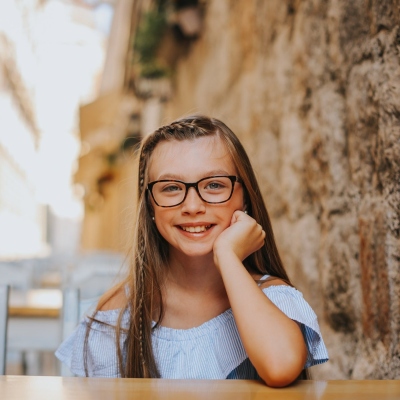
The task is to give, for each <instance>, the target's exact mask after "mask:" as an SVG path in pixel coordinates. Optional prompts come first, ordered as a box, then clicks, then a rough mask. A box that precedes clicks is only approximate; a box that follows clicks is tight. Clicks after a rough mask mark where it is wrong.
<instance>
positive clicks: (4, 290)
mask: <svg viewBox="0 0 400 400" xmlns="http://www.w3.org/2000/svg"><path fill="white" fill-rule="evenodd" d="M8 297H9V286H8V285H1V286H0V375H4V374H5V373H6V352H7V321H8Z"/></svg>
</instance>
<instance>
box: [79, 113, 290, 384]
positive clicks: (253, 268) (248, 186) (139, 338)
mask: <svg viewBox="0 0 400 400" xmlns="http://www.w3.org/2000/svg"><path fill="white" fill-rule="evenodd" d="M213 135H214V136H218V137H220V138H221V139H222V140H223V141H224V143H225V145H226V147H227V149H228V151H229V153H230V155H231V157H232V160H233V163H234V165H235V167H236V169H237V172H238V175H239V176H240V178H241V180H242V182H243V187H244V192H245V204H246V207H247V212H248V214H249V215H250V216H252V217H253V218H254V219H255V220H256V221H257V222H258V223H259V224H260V225H261V226H262V227H263V229H264V230H265V232H266V238H265V245H264V246H263V247H262V248H261V249H259V250H258V251H256V252H255V253H253V254H251V255H250V256H249V257H247V258H246V259H245V260H244V262H243V264H244V265H245V267H246V269H247V270H248V271H249V272H252V273H258V274H269V275H271V276H274V277H278V278H281V279H283V280H285V281H286V282H288V283H289V284H290V281H289V278H288V276H287V274H286V271H285V269H284V267H283V264H282V261H281V259H280V256H279V253H278V250H277V247H276V244H275V240H274V235H273V232H272V227H271V222H270V219H269V216H268V212H267V209H266V207H265V204H264V200H263V198H262V195H261V191H260V188H259V186H258V183H257V180H256V177H255V174H254V171H253V168H252V166H251V163H250V160H249V158H248V156H247V154H246V151H245V150H244V148H243V146H242V144H241V143H240V141H239V139H238V138H237V137H236V135H235V134H234V133H233V132H232V131H231V130H230V129H229V128H228V127H227V126H226V125H225V124H224V123H223V122H221V121H220V120H218V119H215V118H209V117H206V116H202V115H195V116H189V117H185V118H182V119H179V120H177V121H174V122H172V123H171V124H169V125H166V126H162V127H161V128H159V129H157V130H156V131H155V132H154V133H152V134H151V135H149V136H148V137H146V138H145V139H144V140H143V142H142V144H141V147H140V149H139V154H138V162H139V166H138V198H137V201H138V203H137V212H136V215H135V217H136V218H135V224H134V238H133V241H132V245H131V247H130V250H129V254H128V257H129V274H128V276H127V278H126V279H125V280H124V281H123V282H121V283H120V284H119V285H118V286H117V287H116V288H114V290H112V291H111V292H109V294H108V295H106V296H105V297H104V298H103V299H102V300H101V301H100V303H99V305H98V307H97V310H99V309H100V308H101V307H102V306H103V305H104V304H105V303H106V302H107V301H108V300H109V299H110V298H111V297H112V296H113V295H115V293H116V292H117V291H118V290H121V289H122V290H125V288H128V289H129V290H127V299H126V304H125V306H124V307H122V308H121V311H120V315H119V319H118V323H117V326H116V327H115V329H116V346H117V357H118V364H119V372H120V375H121V376H122V377H133V378H145V377H159V372H158V368H157V364H156V361H155V358H154V354H153V350H152V343H151V333H152V330H153V329H156V328H157V326H158V325H159V324H160V323H161V321H162V318H163V314H164V309H163V298H162V291H161V286H162V283H163V279H164V271H165V266H166V265H167V263H168V256H169V245H168V243H167V242H166V241H165V239H164V238H163V237H162V236H161V235H160V234H159V232H158V231H157V228H156V227H155V224H154V222H153V221H152V218H151V215H152V213H151V205H150V201H149V198H148V192H147V190H146V189H147V184H148V167H149V161H150V157H151V155H152V153H153V151H154V149H155V147H156V146H157V144H158V143H160V142H163V141H171V140H178V141H183V140H193V139H196V138H199V137H203V136H213ZM126 310H129V326H128V327H127V329H123V328H122V327H121V326H120V325H121V321H122V316H123V314H124V312H126ZM155 314H157V315H158V318H157V320H156V321H155V323H154V322H153V317H154V315H155ZM94 320H96V319H95V315H94V316H93V318H92V321H94ZM90 325H91V323H89V324H88V329H87V334H86V343H85V347H86V348H87V340H88V337H89V330H90ZM122 333H124V334H125V335H126V339H125V345H124V349H121V345H120V335H121V334H122ZM85 358H87V357H85ZM85 371H86V375H87V374H88V371H87V366H86V362H85Z"/></svg>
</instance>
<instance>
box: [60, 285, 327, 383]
mask: <svg viewBox="0 0 400 400" xmlns="http://www.w3.org/2000/svg"><path fill="white" fill-rule="evenodd" d="M263 278H265V277H263ZM262 291H263V292H264V294H265V295H266V296H267V297H268V298H269V299H270V300H271V301H272V302H273V303H274V304H275V305H276V306H277V307H278V308H279V309H280V310H281V311H282V312H284V313H285V314H286V315H287V316H288V317H289V318H291V319H292V320H294V321H297V322H298V323H299V325H300V328H301V331H302V333H303V336H304V341H305V343H306V345H307V349H308V354H307V360H306V363H305V365H304V368H308V367H311V366H313V365H316V364H320V363H323V362H325V361H327V360H328V353H327V349H326V347H325V344H324V341H323V339H322V336H321V332H320V328H319V325H318V321H317V316H316V315H315V313H314V311H313V310H312V309H311V307H310V306H309V304H308V303H307V302H306V301H305V300H304V298H303V295H302V294H301V293H300V292H299V291H298V290H296V289H295V288H293V287H290V286H286V285H276V286H269V287H268V288H264V289H262ZM119 312H120V310H108V311H98V313H97V315H96V319H97V320H98V321H100V322H96V321H95V322H93V323H92V327H91V330H90V333H89V339H88V351H87V367H88V374H89V376H93V377H119V376H120V373H119V369H118V359H117V354H116V345H115V329H114V328H113V326H115V325H116V323H117V319H118V315H119ZM88 322H89V319H88V317H84V318H83V319H82V321H81V322H80V323H79V325H78V326H77V327H76V329H75V331H74V332H73V333H72V334H71V336H70V337H69V338H67V339H66V340H65V341H64V342H63V343H62V344H61V345H60V347H59V348H58V349H57V351H56V357H57V358H58V359H59V360H61V361H62V362H63V363H65V364H66V365H67V366H68V367H69V368H70V370H71V372H72V373H74V374H75V375H78V376H85V370H84V357H85V356H84V341H85V335H86V327H87V324H88ZM128 324H129V311H128V310H126V311H125V312H124V315H123V318H122V326H123V327H125V328H126V327H127V326H128ZM119 340H120V344H121V348H122V349H124V341H125V335H124V334H122V335H121V337H120V339H119ZM152 346H153V351H154V356H155V360H156V363H157V366H158V370H159V372H160V375H161V377H162V378H170V379H174V378H176V379H259V376H258V374H257V371H256V369H255V368H254V367H253V365H252V364H251V362H250V360H249V358H248V356H247V354H246V351H245V349H244V347H243V344H242V341H241V339H240V336H239V332H238V329H237V326H236V323H235V319H234V317H233V313H232V310H231V309H228V310H226V311H225V312H223V313H222V314H220V315H218V316H217V317H215V318H212V319H211V320H209V321H207V322H205V323H203V324H202V325H200V326H198V327H195V328H190V329H173V328H167V327H163V326H159V327H157V328H156V329H154V330H153V332H152Z"/></svg>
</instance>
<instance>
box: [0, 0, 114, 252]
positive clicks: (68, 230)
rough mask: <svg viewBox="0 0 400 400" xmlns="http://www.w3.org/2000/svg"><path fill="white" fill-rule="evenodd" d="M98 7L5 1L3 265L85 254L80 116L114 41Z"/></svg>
mask: <svg viewBox="0 0 400 400" xmlns="http://www.w3.org/2000/svg"><path fill="white" fill-rule="evenodd" d="M90 3H91V2H89V1H87V2H86V1H83V0H82V1H75V0H70V1H69V0H65V1H64V0H24V1H17V0H7V1H2V2H0V258H21V257H28V256H29V257H32V256H44V255H48V254H49V253H51V252H53V253H54V252H64V253H65V252H74V251H76V250H77V249H78V248H79V234H80V219H81V217H82V206H81V205H80V199H79V198H78V197H77V195H76V194H77V193H76V192H78V194H79V188H78V189H77V190H75V189H74V188H73V186H72V181H71V176H72V172H73V170H74V168H76V166H75V164H76V158H77V156H78V154H79V151H80V142H79V140H78V134H77V132H78V113H77V110H78V105H79V103H80V102H84V101H85V102H86V101H90V99H91V98H93V97H94V95H95V94H96V93H97V89H98V83H99V78H100V76H101V69H102V67H103V62H104V49H105V44H106V38H107V34H106V33H103V32H102V31H101V30H100V28H99V27H98V26H97V25H96V15H95V7H94V5H91V4H90ZM96 3H100V2H96Z"/></svg>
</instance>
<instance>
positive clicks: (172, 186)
mask: <svg viewBox="0 0 400 400" xmlns="http://www.w3.org/2000/svg"><path fill="white" fill-rule="evenodd" d="M181 190H182V188H181V187H180V186H179V185H177V184H176V183H172V182H171V183H166V184H164V186H163V187H162V188H161V190H160V191H161V192H162V193H174V192H179V191H181Z"/></svg>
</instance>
